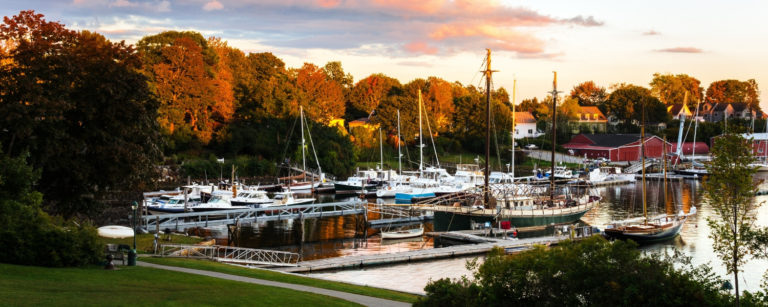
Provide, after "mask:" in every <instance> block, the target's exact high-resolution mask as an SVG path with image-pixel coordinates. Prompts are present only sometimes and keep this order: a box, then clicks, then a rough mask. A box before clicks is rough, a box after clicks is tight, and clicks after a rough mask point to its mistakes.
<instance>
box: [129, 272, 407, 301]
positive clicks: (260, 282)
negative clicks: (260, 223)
mask: <svg viewBox="0 0 768 307" xmlns="http://www.w3.org/2000/svg"><path fill="white" fill-rule="evenodd" d="M136 264H137V265H139V266H143V267H150V268H155V269H163V270H169V271H176V272H184V273H189V274H197V275H204V276H210V277H215V278H221V279H228V280H234V281H241V282H247V283H252V284H257V285H264V286H272V287H280V288H287V289H292V290H296V291H304V292H310V293H316V294H322V295H327V296H332V297H336V298H340V299H344V300H347V301H350V302H354V303H358V304H361V305H365V306H388V307H389V306H391V307H395V306H397V307H401V306H411V305H410V304H408V303H405V302H398V301H392V300H387V299H383V298H376V297H370V296H365V295H359V294H353V293H347V292H341V291H334V290H328V289H323V288H315V287H309V286H304V285H296V284H289V283H283V282H277V281H271V280H264V279H256V278H250V277H244V276H237V275H231V274H224V273H219V272H213V271H203V270H195V269H188V268H181V267H175V266H167V265H160V264H153V263H147V262H142V261H137V262H136Z"/></svg>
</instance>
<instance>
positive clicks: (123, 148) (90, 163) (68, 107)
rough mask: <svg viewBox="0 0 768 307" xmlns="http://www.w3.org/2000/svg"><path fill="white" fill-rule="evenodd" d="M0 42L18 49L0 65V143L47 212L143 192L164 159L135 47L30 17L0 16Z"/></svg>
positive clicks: (86, 209) (82, 210) (69, 211)
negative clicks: (34, 173)
mask: <svg viewBox="0 0 768 307" xmlns="http://www.w3.org/2000/svg"><path fill="white" fill-rule="evenodd" d="M0 40H12V41H14V42H16V43H18V45H16V46H15V48H14V49H13V50H11V51H10V52H9V53H8V54H7V55H6V56H5V57H4V58H3V60H9V61H12V62H13V65H3V66H0V89H2V90H0V114H1V115H0V126H2V127H8V130H9V131H8V132H5V133H4V132H0V142H1V143H2V144H8V145H7V148H8V150H7V151H5V153H6V155H9V156H17V155H19V154H22V153H24V152H28V153H29V155H30V156H29V160H28V161H29V163H30V164H31V165H32V166H33V167H34V168H36V169H39V170H40V171H41V178H40V181H39V182H38V188H39V191H40V192H42V193H43V194H44V195H45V196H46V201H45V203H44V204H45V207H46V209H48V210H50V211H51V212H54V213H58V214H63V215H65V216H72V215H75V214H83V215H91V214H96V213H97V209H99V208H100V202H99V201H100V200H101V198H102V197H103V196H105V195H106V193H108V192H110V191H113V190H120V191H141V190H147V189H148V187H149V184H151V182H152V179H154V178H155V171H154V165H155V163H156V162H157V161H158V160H159V159H160V158H161V154H162V153H161V152H160V150H159V145H160V138H159V134H158V133H157V131H158V127H157V124H156V122H155V118H156V116H157V102H156V101H155V100H154V99H153V98H152V95H151V93H150V91H149V89H148V87H147V79H146V78H145V77H144V76H143V75H142V74H141V73H140V71H139V69H140V68H141V59H140V57H139V56H138V55H137V54H136V52H135V51H134V50H133V48H131V47H130V46H127V45H125V44H124V43H122V42H121V43H112V42H110V41H108V40H106V39H105V38H104V37H103V36H101V35H99V34H95V33H90V32H88V31H82V32H74V31H71V30H67V29H66V28H65V27H64V26H63V25H61V24H59V23H56V22H48V21H46V20H45V19H44V18H43V15H40V14H35V13H34V12H33V11H23V12H21V13H20V14H19V15H17V16H14V17H12V18H8V17H6V18H4V23H3V24H2V25H0ZM127 161H129V162H130V163H129V162H127Z"/></svg>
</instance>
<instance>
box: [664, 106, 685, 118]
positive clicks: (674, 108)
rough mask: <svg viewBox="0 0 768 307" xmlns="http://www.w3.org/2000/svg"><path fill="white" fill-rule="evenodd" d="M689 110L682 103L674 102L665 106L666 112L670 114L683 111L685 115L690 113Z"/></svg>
mask: <svg viewBox="0 0 768 307" xmlns="http://www.w3.org/2000/svg"><path fill="white" fill-rule="evenodd" d="M690 112H691V111H690V110H688V108H687V107H686V106H685V105H684V104H675V105H671V106H668V107H667V113H669V114H672V116H676V115H678V114H680V113H685V114H686V116H687V115H690V114H691V113H690Z"/></svg>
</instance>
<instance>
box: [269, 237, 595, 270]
mask: <svg viewBox="0 0 768 307" xmlns="http://www.w3.org/2000/svg"><path fill="white" fill-rule="evenodd" d="M435 234H436V233H432V235H435ZM442 235H448V236H457V237H462V238H465V239H466V238H472V240H474V241H478V242H481V241H484V242H481V243H477V244H463V245H453V246H448V247H438V248H429V249H420V250H411V251H404V252H396V253H385V254H376V255H361V256H347V257H335V258H326V259H318V260H310V261H300V262H299V263H298V265H297V266H295V267H281V268H274V269H275V270H279V271H283V272H292V273H311V272H317V271H322V270H342V269H360V268H364V267H370V266H377V265H390V264H398V263H409V262H413V261H422V260H434V259H442V258H453V257H462V256H472V255H478V254H485V253H488V252H489V251H490V250H491V249H493V248H494V247H497V246H498V247H500V248H503V249H504V250H505V251H507V252H508V253H510V252H518V251H524V250H528V249H532V248H533V246H534V245H552V244H557V243H559V242H562V241H564V240H568V239H570V238H571V237H570V236H544V237H536V238H527V239H510V238H504V239H496V238H488V237H480V236H475V235H472V234H467V233H461V232H447V233H442ZM587 235H592V234H591V233H588V234H587ZM580 238H582V237H579V238H577V239H580Z"/></svg>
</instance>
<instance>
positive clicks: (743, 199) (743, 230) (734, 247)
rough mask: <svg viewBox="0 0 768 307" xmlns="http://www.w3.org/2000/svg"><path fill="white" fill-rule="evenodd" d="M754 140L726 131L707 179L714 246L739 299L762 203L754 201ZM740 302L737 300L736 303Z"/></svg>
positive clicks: (714, 148)
mask: <svg viewBox="0 0 768 307" xmlns="http://www.w3.org/2000/svg"><path fill="white" fill-rule="evenodd" d="M751 143H752V142H751V141H750V140H746V139H744V138H742V137H741V136H740V135H737V134H724V135H722V136H720V137H718V138H716V139H715V142H714V144H713V146H712V162H711V163H710V164H708V165H707V171H708V172H709V176H708V177H707V180H706V181H705V182H704V196H705V197H706V198H707V200H708V203H709V205H710V207H711V208H712V209H713V210H714V211H715V213H716V218H707V224H708V225H709V227H710V228H711V229H712V232H710V234H709V237H710V238H712V240H713V245H712V247H713V248H714V250H715V253H716V254H717V255H718V257H719V258H720V260H721V261H723V263H724V264H725V265H726V268H727V270H728V273H732V274H733V279H734V282H735V286H736V287H735V288H736V289H735V290H736V300H737V302H738V300H739V270H740V269H739V267H740V266H741V265H742V264H744V263H745V262H746V260H747V255H748V254H749V253H750V248H749V247H750V246H749V244H747V243H748V238H749V236H750V234H751V232H752V231H753V226H754V223H755V216H754V211H755V210H756V209H757V208H758V207H760V205H762V203H758V202H756V201H755V199H754V197H755V193H757V186H758V184H759V183H760V182H757V181H755V180H754V179H753V178H752V175H754V173H755V172H756V170H755V168H754V167H752V166H750V165H749V164H750V163H752V161H753V157H752V146H751V145H752V144H751ZM737 305H738V304H737Z"/></svg>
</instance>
